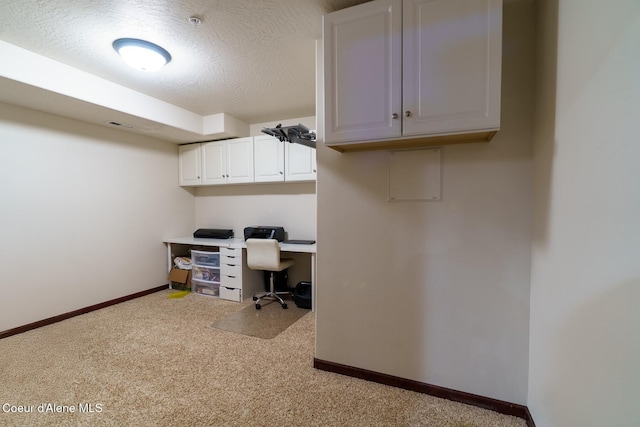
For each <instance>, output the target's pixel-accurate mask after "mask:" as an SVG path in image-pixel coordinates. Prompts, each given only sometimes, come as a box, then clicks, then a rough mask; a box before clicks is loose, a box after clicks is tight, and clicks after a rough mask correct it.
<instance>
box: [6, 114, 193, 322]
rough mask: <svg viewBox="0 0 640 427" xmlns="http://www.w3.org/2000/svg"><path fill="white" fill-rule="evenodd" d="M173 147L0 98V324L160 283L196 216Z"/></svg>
mask: <svg viewBox="0 0 640 427" xmlns="http://www.w3.org/2000/svg"><path fill="white" fill-rule="evenodd" d="M177 168H178V162H177V149H176V146H175V145H174V144H169V143H166V142H163V141H159V140H156V139H153V138H148V137H144V136H138V135H134V134H131V133H126V132H122V131H118V130H112V129H108V128H106V127H102V126H95V125H91V124H86V123H82V122H78V121H74V120H69V119H65V118H62V117H58V116H53V115H49V114H45V113H40V112H36V111H32V110H27V109H24V108H19V107H14V106H9V105H6V104H0V194H1V195H2V203H1V204H0V236H2V242H1V244H0V260H2V261H1V262H2V266H3V268H2V279H1V280H0V289H1V290H2V298H0V331H3V330H8V329H12V328H14V327H18V326H21V325H25V324H28V323H31V322H35V321H38V320H42V319H45V318H48V317H52V316H56V315H59V314H63V313H67V312H70V311H73V310H77V309H80V308H84V307H87V306H90V305H93V304H98V303H101V302H104V301H108V300H111V299H114V298H118V297H122V296H125V295H129V294H132V293H135V292H138V291H142V290H146V289H151V288H154V287H156V286H160V285H163V284H166V283H167V270H166V249H165V246H164V245H163V244H162V239H163V238H165V237H170V236H180V235H186V234H189V233H190V232H192V230H193V226H194V218H195V213H194V202H193V195H192V194H190V193H189V192H187V191H186V190H184V189H182V188H180V187H179V186H178V183H177V176H178V175H177V173H178V172H177Z"/></svg>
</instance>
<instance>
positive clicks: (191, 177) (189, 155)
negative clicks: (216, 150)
mask: <svg viewBox="0 0 640 427" xmlns="http://www.w3.org/2000/svg"><path fill="white" fill-rule="evenodd" d="M200 167H201V160H200V144H189V145H180V146H179V147H178V175H179V179H178V181H179V185H185V186H188V185H200V183H201V182H202V181H201V176H202V175H201V169H200Z"/></svg>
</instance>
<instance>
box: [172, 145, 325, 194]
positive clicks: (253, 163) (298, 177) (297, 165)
mask: <svg viewBox="0 0 640 427" xmlns="http://www.w3.org/2000/svg"><path fill="white" fill-rule="evenodd" d="M178 162H179V163H178V164H179V173H180V179H179V182H180V185H181V186H185V187H188V186H200V185H221V184H243V183H251V182H284V181H315V179H316V150H315V149H314V148H310V147H306V146H304V145H300V144H291V143H289V142H282V141H280V140H278V139H277V138H274V137H272V136H269V135H260V136H255V137H247V138H234V139H227V140H222V141H211V142H203V143H199V144H187V145H181V146H179V147H178Z"/></svg>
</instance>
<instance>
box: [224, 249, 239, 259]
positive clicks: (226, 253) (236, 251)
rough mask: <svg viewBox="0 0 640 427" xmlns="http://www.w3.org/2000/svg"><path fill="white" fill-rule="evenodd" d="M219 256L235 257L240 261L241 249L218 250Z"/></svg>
mask: <svg viewBox="0 0 640 427" xmlns="http://www.w3.org/2000/svg"><path fill="white" fill-rule="evenodd" d="M220 255H222V256H235V257H238V258H240V259H242V248H224V247H222V248H220Z"/></svg>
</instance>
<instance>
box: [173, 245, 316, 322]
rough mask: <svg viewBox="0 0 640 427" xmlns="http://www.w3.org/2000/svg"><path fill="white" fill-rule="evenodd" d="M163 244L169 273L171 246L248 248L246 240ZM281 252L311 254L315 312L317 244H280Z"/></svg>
mask: <svg viewBox="0 0 640 427" xmlns="http://www.w3.org/2000/svg"><path fill="white" fill-rule="evenodd" d="M163 243H164V244H166V245H167V266H168V271H171V268H172V267H173V259H172V251H171V245H172V244H176V245H189V246H214V247H219V248H242V249H245V248H246V247H247V244H246V242H245V241H244V239H239V238H233V239H196V238H194V237H191V236H187V237H172V238H169V239H164V240H163ZM280 251H282V252H293V253H307V254H311V289H312V292H313V297H312V299H311V300H312V305H313V310H314V311H315V299H316V298H315V295H316V287H315V283H316V244H315V243H313V244H295V243H280Z"/></svg>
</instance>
